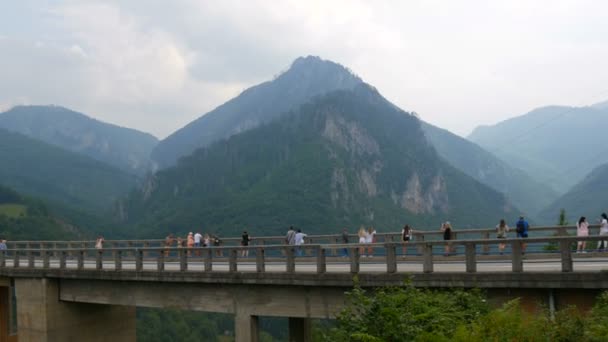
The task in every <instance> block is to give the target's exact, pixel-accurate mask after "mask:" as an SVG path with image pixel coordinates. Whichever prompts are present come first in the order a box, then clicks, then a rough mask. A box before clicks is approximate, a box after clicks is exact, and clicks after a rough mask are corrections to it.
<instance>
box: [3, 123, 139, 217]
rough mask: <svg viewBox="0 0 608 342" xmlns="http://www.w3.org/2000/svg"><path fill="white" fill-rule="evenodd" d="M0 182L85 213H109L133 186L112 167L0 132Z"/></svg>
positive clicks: (133, 181) (133, 182)
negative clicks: (115, 202) (0, 164)
mask: <svg viewBox="0 0 608 342" xmlns="http://www.w3.org/2000/svg"><path fill="white" fill-rule="evenodd" d="M0 161H2V166H1V167H0V182H2V184H4V185H6V186H8V187H11V188H13V189H15V190H16V191H18V192H20V193H22V194H24V195H28V196H35V197H39V198H42V199H45V200H50V201H53V202H58V203H60V204H63V205H66V206H70V207H73V208H78V209H82V210H86V211H98V212H102V211H109V210H108V209H110V208H111V207H112V206H113V204H114V201H116V200H117V199H118V198H119V197H121V196H123V195H124V194H126V193H127V192H128V191H129V190H130V189H131V188H133V187H135V185H136V178H135V176H133V175H131V174H128V173H126V172H124V171H121V170H119V169H117V168H115V167H113V166H111V165H108V164H105V163H103V162H100V161H97V160H94V159H92V158H89V157H86V156H83V155H81V154H78V153H74V152H71V151H67V150H64V149H62V148H60V147H57V146H53V145H50V144H47V143H44V142H42V141H39V140H35V139H31V138H29V137H27V136H25V135H22V134H19V133H13V132H10V131H7V130H5V129H3V128H0Z"/></svg>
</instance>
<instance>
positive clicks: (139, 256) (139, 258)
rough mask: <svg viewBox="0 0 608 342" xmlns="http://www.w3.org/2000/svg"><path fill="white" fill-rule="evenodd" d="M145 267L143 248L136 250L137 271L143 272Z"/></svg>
mask: <svg viewBox="0 0 608 342" xmlns="http://www.w3.org/2000/svg"><path fill="white" fill-rule="evenodd" d="M143 269H144V251H142V250H141V249H136V250H135V271H137V272H141V271H143Z"/></svg>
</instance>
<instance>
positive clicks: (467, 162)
mask: <svg viewBox="0 0 608 342" xmlns="http://www.w3.org/2000/svg"><path fill="white" fill-rule="evenodd" d="M422 128H423V130H424V133H425V135H426V137H427V138H428V139H429V140H430V141H431V143H432V144H433V146H434V147H435V149H436V150H437V153H439V155H440V156H441V157H442V158H444V159H445V160H446V161H448V162H449V163H450V164H451V165H452V166H454V167H456V168H457V169H459V170H461V171H462V172H464V173H466V174H467V175H469V176H471V177H473V178H475V179H476V180H478V181H480V182H481V183H483V184H485V185H488V186H490V187H491V188H493V189H494V190H496V191H499V192H501V193H504V194H505V195H506V196H507V198H508V199H509V201H510V202H511V203H514V204H515V205H516V206H517V207H518V208H519V209H521V210H523V211H524V212H525V213H526V214H528V216H536V215H537V214H538V212H539V211H540V210H541V209H544V208H545V207H546V206H547V205H549V204H550V203H551V202H552V201H554V200H555V199H556V198H557V193H556V192H555V191H554V190H553V189H552V188H551V187H549V186H548V185H545V184H542V183H540V182H538V181H536V180H534V179H532V178H531V177H530V176H529V175H527V174H526V173H525V172H524V171H522V170H521V169H519V168H517V167H516V166H514V165H512V164H510V163H506V162H504V161H502V160H500V159H499V158H497V157H496V156H494V155H493V154H492V153H490V152H488V151H486V150H484V149H483V148H481V147H480V146H478V145H476V144H475V143H472V142H470V141H469V140H466V139H464V138H461V137H459V136H457V135H455V134H453V133H451V132H449V131H447V130H444V129H441V128H439V127H435V126H433V125H430V124H428V123H424V122H423V123H422Z"/></svg>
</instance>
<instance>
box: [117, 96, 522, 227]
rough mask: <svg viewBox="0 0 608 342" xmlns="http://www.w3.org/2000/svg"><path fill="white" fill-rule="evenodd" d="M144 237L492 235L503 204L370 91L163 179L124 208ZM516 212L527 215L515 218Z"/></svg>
mask: <svg viewBox="0 0 608 342" xmlns="http://www.w3.org/2000/svg"><path fill="white" fill-rule="evenodd" d="M122 209H123V210H122V215H121V217H122V218H123V219H124V220H126V221H127V222H130V223H133V224H136V226H137V232H136V233H137V234H138V235H140V236H162V235H164V234H166V233H167V232H169V231H173V232H186V231H191V230H193V229H198V228H201V229H202V230H203V231H206V232H221V233H222V234H223V235H236V234H238V233H240V232H241V231H242V230H243V229H248V230H249V231H250V232H251V233H252V234H260V235H261V234H266V235H268V234H282V233H283V232H284V230H285V229H286V227H287V226H289V225H292V224H293V225H296V226H298V227H301V228H303V229H305V230H306V231H307V232H308V233H321V232H324V233H328V232H332V231H339V229H340V228H341V227H344V226H346V227H349V228H350V229H351V230H354V229H356V228H358V227H359V225H361V224H365V225H375V226H376V227H377V228H378V230H380V231H383V230H384V231H386V230H392V231H394V230H398V229H400V228H401V227H402V226H403V224H404V223H410V224H413V225H414V226H425V227H429V226H432V227H435V226H436V227H439V223H440V222H442V221H445V220H451V221H452V223H453V224H455V226H456V227H458V228H464V227H478V226H480V225H493V224H495V222H496V221H497V220H498V219H500V218H502V217H505V216H507V215H508V216H512V215H514V213H513V212H514V209H513V208H512V206H511V205H510V204H509V203H508V202H507V201H506V199H505V197H504V196H503V195H502V194H500V193H498V192H496V191H495V190H493V189H490V188H489V187H487V186H485V185H483V184H481V183H479V182H478V181H476V180H474V179H473V178H471V177H469V176H467V175H465V174H464V173H462V172H461V171H458V170H456V169H455V168H453V167H452V166H450V165H449V164H448V163H447V162H445V161H443V160H442V159H441V158H440V157H439V156H438V155H437V153H436V152H435V150H434V148H433V147H432V146H431V144H429V143H428V141H427V139H426V138H425V136H424V133H423V131H422V129H421V127H420V122H419V120H418V119H417V118H416V117H414V116H412V115H410V114H408V113H406V112H403V111H402V110H400V109H398V108H397V107H395V106H394V105H392V104H391V103H389V102H388V101H386V100H385V99H384V98H383V97H382V96H381V95H380V94H379V93H378V92H377V91H376V90H375V89H373V88H372V87H370V86H368V85H365V84H362V85H359V86H357V87H356V88H355V89H354V90H344V91H335V92H332V93H330V94H327V95H325V96H321V97H317V98H315V100H314V101H312V102H311V103H309V104H306V105H303V106H301V107H300V108H299V109H297V110H296V111H293V112H291V113H289V114H286V115H284V116H282V117H281V118H280V119H278V120H275V121H273V122H271V123H268V124H265V125H262V126H259V127H257V128H255V129H251V130H248V131H246V132H243V133H240V134H237V135H234V136H232V137H231V138H229V139H228V140H223V141H220V142H217V143H215V144H212V145H210V146H209V147H207V148H203V149H199V150H197V151H196V152H195V153H194V154H193V155H191V156H188V157H186V158H183V159H181V160H180V162H179V163H178V164H177V165H176V166H175V167H172V168H168V169H166V170H163V171H161V172H158V173H157V174H156V175H155V176H154V177H153V178H151V179H149V181H148V182H147V184H146V185H145V186H144V188H143V189H142V190H141V191H137V192H133V193H132V194H131V196H130V197H129V199H128V200H127V201H125V202H124V203H123V206H122ZM515 212H517V211H515Z"/></svg>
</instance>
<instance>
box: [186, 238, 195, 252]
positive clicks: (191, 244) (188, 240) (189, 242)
mask: <svg viewBox="0 0 608 342" xmlns="http://www.w3.org/2000/svg"><path fill="white" fill-rule="evenodd" d="M186 246H187V247H188V256H191V253H192V249H193V248H194V234H193V233H192V232H190V233H188V237H187V238H186Z"/></svg>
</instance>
